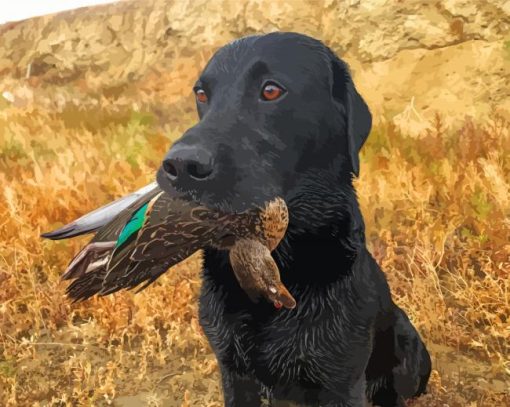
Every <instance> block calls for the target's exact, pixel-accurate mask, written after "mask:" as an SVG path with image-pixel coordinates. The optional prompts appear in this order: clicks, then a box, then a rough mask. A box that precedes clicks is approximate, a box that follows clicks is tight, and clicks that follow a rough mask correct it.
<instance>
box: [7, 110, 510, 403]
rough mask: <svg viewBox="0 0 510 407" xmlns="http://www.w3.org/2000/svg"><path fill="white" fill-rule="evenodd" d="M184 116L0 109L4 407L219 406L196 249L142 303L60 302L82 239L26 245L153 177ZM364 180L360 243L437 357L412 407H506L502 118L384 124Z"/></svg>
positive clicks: (509, 224)
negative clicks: (419, 128) (173, 123)
mask: <svg viewBox="0 0 510 407" xmlns="http://www.w3.org/2000/svg"><path fill="white" fill-rule="evenodd" d="M177 113H178V112H177ZM193 120H194V114H193V115H192V114H191V113H189V110H185V111H183V112H182V114H181V117H180V119H179V126H177V127H175V128H174V129H172V130H169V129H168V128H167V129H166V130H164V131H163V130H162V129H161V127H160V126H159V125H158V124H157V122H156V120H155V117H154V116H153V115H152V114H150V113H143V112H137V111H133V110H131V109H127V108H123V109H121V110H118V109H117V110H115V109H110V110H108V109H106V110H105V109H101V110H100V111H94V110H92V111H85V112H84V111H80V110H79V109H75V110H73V111H67V112H66V110H65V109H63V110H62V111H60V112H58V113H55V112H53V111H48V110H43V109H37V108H14V107H5V108H3V109H2V110H0V185H1V187H0V191H1V193H0V225H1V228H0V282H1V287H2V290H0V400H1V401H0V403H1V404H2V405H7V406H16V405H20V406H28V405H68V406H75V405H106V404H109V403H111V402H112V400H116V402H117V403H118V404H119V405H122V404H123V403H127V402H128V401H129V402H132V403H139V404H140V405H151V406H160V405H171V406H173V405H183V406H219V405H221V392H220V385H219V375H218V371H217V366H216V362H215V360H214V357H213V355H212V353H211V351H210V349H209V347H208V345H207V341H206V340H205V338H204V336H203V335H202V333H201V330H200V327H199V325H198V322H197V306H196V296H197V293H198V289H199V286H200V279H199V268H200V256H199V255H198V254H197V255H195V256H193V257H192V258H191V259H190V260H189V261H187V262H185V263H183V264H181V265H179V266H177V267H175V269H173V270H172V271H170V272H169V273H167V274H166V275H165V276H164V277H163V278H161V279H160V280H159V281H158V282H157V283H156V284H154V285H153V286H152V287H151V288H149V289H147V290H145V291H143V292H142V293H140V294H137V295H134V294H133V293H130V292H122V293H119V294H116V295H113V296H109V297H107V298H95V299H92V300H90V301H87V302H85V303H82V304H77V305H72V304H70V302H69V301H68V300H67V299H66V298H65V297H64V290H65V285H64V284H63V283H62V282H61V281H60V280H59V276H60V273H61V271H62V270H63V269H64V267H65V266H66V264H67V262H68V261H69V259H70V258H71V256H72V255H73V254H74V253H75V252H76V251H77V250H78V248H79V247H80V245H81V244H83V242H84V240H83V239H76V240H73V241H64V242H49V241H42V240H41V239H40V238H39V233H41V232H42V231H44V230H48V229H51V228H53V227H55V226H58V224H60V223H61V222H67V221H70V220H72V219H73V218H76V217H77V216H79V215H81V214H83V213H85V212H87V211H88V210H91V209H93V208H95V207H97V206H99V205H101V204H103V203H105V202H108V201H110V200H111V199H113V198H115V197H117V196H120V195H123V194H125V193H127V192H129V191H131V190H133V189H135V188H137V187H140V186H142V185H144V184H146V183H147V182H149V181H151V180H152V178H153V174H154V171H155V169H156V167H157V165H158V163H159V160H160V157H161V156H162V155H163V153H164V151H165V150H166V149H167V148H168V145H169V144H170V142H171V140H173V139H175V138H176V137H177V136H178V135H179V134H180V130H181V129H182V128H185V127H186V126H187V125H189V124H191V123H192V122H193ZM361 172H362V174H361V177H360V179H359V181H358V182H357V189H358V194H359V198H360V202H361V206H362V210H363V213H364V216H365V221H366V225H367V240H368V242H369V246H370V249H371V251H372V252H373V253H374V255H375V257H376V258H377V260H378V261H379V262H380V264H381V265H382V266H383V268H384V270H385V271H386V273H387V275H388V278H389V281H390V284H391V287H392V290H393V293H394V296H395V299H396V301H397V302H398V303H399V304H400V305H401V306H402V307H403V308H404V309H406V310H407V311H408V312H409V314H410V316H411V318H412V320H413V322H414V323H415V324H416V326H417V328H418V329H419V331H420V332H421V333H422V334H423V336H424V338H425V340H426V341H427V343H428V344H430V347H431V349H432V354H433V356H434V368H435V371H434V374H433V380H432V383H431V392H430V394H429V395H427V396H425V397H423V398H421V399H420V400H418V401H416V402H414V403H413V405H415V406H443V405H445V404H447V405H449V406H457V405H458V406H467V405H471V406H497V405H500V406H504V405H508V404H507V403H510V400H509V396H508V384H509V380H508V379H509V377H510V364H509V343H510V325H509V323H510V301H509V300H510V294H509V292H510V283H509V281H510V280H509V270H510V260H509V258H510V220H509V214H510V194H509V192H510V190H509V189H510V179H509V174H510V134H509V125H508V123H506V122H504V121H503V119H501V118H499V117H497V116H493V117H492V118H490V119H487V121H486V122H485V123H472V122H471V121H469V120H466V121H465V124H464V126H463V127H462V128H459V129H445V128H444V126H443V125H442V124H441V120H440V119H439V117H438V118H437V119H436V122H435V123H434V125H433V130H430V131H428V132H427V133H425V134H423V135H422V137H419V138H412V137H409V136H407V135H406V134H402V133H400V132H399V131H398V130H397V129H395V128H394V127H393V126H391V125H388V124H381V125H379V126H377V127H375V128H374V130H373V132H372V135H371V136H370V138H369V141H368V143H367V145H366V146H365V147H364V150H363V154H362V171H361ZM57 220H58V223H57ZM505 392H506V393H505ZM164 403H166V404H164ZM135 405H136V404H135Z"/></svg>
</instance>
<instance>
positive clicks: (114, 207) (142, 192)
mask: <svg viewBox="0 0 510 407" xmlns="http://www.w3.org/2000/svg"><path fill="white" fill-rule="evenodd" d="M155 191H160V189H159V187H158V185H157V183H156V182H153V183H151V184H149V185H147V186H145V187H143V188H141V189H139V190H138V191H135V192H133V193H132V194H129V195H126V196H124V197H122V198H119V199H117V200H116V201H113V202H111V203H109V204H107V205H105V206H102V207H101V208H98V209H96V210H94V211H92V212H89V213H87V214H86V215H83V216H82V217H81V218H78V219H76V220H75V221H74V222H71V223H69V224H67V225H65V226H62V227H61V228H59V229H57V230H54V231H52V232H47V233H43V234H42V235H41V236H42V237H44V238H47V239H52V240H59V239H67V238H70V237H75V236H80V235H83V234H85V233H90V232H94V231H96V230H98V229H100V228H101V227H103V226H105V225H107V224H108V223H110V222H111V221H112V220H114V219H115V218H116V217H117V215H119V214H120V213H121V212H122V211H124V210H125V209H127V208H129V207H130V206H131V205H133V204H135V203H136V202H137V201H139V200H140V199H142V200H143V199H144V198H145V197H146V196H147V195H151V194H153V193H154V192H155Z"/></svg>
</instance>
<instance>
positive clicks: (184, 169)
mask: <svg viewBox="0 0 510 407" xmlns="http://www.w3.org/2000/svg"><path fill="white" fill-rule="evenodd" d="M194 91H195V94H196V100H197V110H198V115H199V117H200V121H199V122H198V123H197V124H196V125H195V126H193V127H192V128H190V129H189V130H187V131H186V132H185V133H184V135H183V136H182V137H181V138H180V139H179V140H178V141H177V142H176V143H175V144H174V145H173V146H172V148H171V149H170V150H169V152H168V153H167V155H166V156H165V158H164V160H163V163H162V166H161V168H160V169H159V171H158V183H159V184H160V186H161V187H162V188H163V189H164V190H165V191H167V192H168V193H170V194H174V195H175V194H179V195H181V196H182V195H184V196H186V197H188V198H189V199H193V200H195V201H198V202H201V203H202V204H204V205H207V206H210V207H216V208H222V209H227V210H231V211H242V210H245V209H247V208H250V207H253V206H255V205H261V204H262V203H264V202H266V201H268V200H270V199H272V198H274V197H276V196H281V197H283V198H286V199H294V200H296V199H298V200H299V196H298V195H299V194H301V193H302V191H303V188H304V185H305V184H306V185H308V186H309V187H310V188H312V190H311V191H309V192H310V193H312V194H313V185H314V184H315V185H316V184H318V183H320V182H322V181H324V179H326V178H330V179H332V180H334V181H335V182H338V183H340V184H341V183H347V184H349V185H350V184H351V177H352V174H354V175H358V172H359V159H358V153H359V150H360V148H361V146H362V145H363V143H364V141H365V139H366V138H367V136H368V133H369V131H370V127H371V115H370V112H369V110H368V108H367V106H366V104H365V102H364V101H363V99H362V98H361V96H360V95H359V94H358V92H357V91H356V88H355V87H354V84H353V82H352V79H351V75H350V73H349V70H348V68H347V66H346V64H345V63H344V62H342V61H341V60H340V59H339V58H338V57H336V56H335V54H334V53H333V52H332V51H331V50H330V49H329V48H327V47H326V46H325V45H324V44H322V43H321V42H320V41H317V40H315V39H313V38H310V37H307V36H305V35H301V34H295V33H272V34H268V35H264V36H252V37H246V38H242V39H240V40H237V41H234V42H232V43H230V44H228V45H226V46H225V47H223V48H221V49H220V50H219V51H218V52H216V54H215V55H214V56H213V57H212V59H211V60H210V61H209V63H208V64H207V66H206V68H205V69H204V71H203V73H202V75H201V76H200V78H199V79H198V81H197V82H196V84H195V87H194ZM312 178H313V179H314V181H313V182H310V179H312ZM317 178H323V179H317ZM305 189H306V188H305ZM297 191H301V192H297ZM291 194H292V195H293V196H292V197H290V195H291Z"/></svg>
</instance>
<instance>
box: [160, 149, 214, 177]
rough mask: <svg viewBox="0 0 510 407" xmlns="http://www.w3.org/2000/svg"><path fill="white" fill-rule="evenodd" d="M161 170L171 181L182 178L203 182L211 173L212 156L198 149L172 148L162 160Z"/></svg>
mask: <svg viewBox="0 0 510 407" xmlns="http://www.w3.org/2000/svg"><path fill="white" fill-rule="evenodd" d="M163 169H164V171H165V173H166V175H167V177H168V178H169V179H170V180H171V181H177V180H182V179H184V178H193V179H195V180H197V181H203V180H206V179H207V178H209V177H210V176H211V174H212V172H213V160H212V155H211V154H210V153H209V152H208V151H206V150H205V149H203V148H200V147H193V146H184V145H181V146H174V147H173V148H171V149H170V151H169V152H168V154H167V156H166V157H165V159H164V160H163Z"/></svg>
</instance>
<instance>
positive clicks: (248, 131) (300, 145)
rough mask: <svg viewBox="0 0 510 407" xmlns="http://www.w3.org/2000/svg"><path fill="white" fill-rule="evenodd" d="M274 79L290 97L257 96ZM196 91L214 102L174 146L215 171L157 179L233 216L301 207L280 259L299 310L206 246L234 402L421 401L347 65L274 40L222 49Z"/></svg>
mask: <svg viewBox="0 0 510 407" xmlns="http://www.w3.org/2000/svg"><path fill="white" fill-rule="evenodd" d="M260 62H262V64H261V63H260ZM266 80H275V81H277V82H278V83H279V84H281V85H282V86H283V87H285V89H286V90H287V94H286V95H285V97H283V98H281V100H278V101H275V102H262V101H260V98H259V94H260V88H261V86H262V85H263V83H264V81H266ZM199 85H200V86H201V87H203V88H204V89H205V90H206V92H208V96H209V104H208V105H200V104H199V114H200V116H201V121H200V122H199V123H198V124H197V125H196V126H194V127H193V128H192V129H190V130H189V131H188V132H187V133H186V134H185V135H184V136H183V137H182V138H181V140H179V141H178V142H177V143H176V145H179V144H181V145H182V144H185V145H187V146H199V147H200V148H204V149H206V150H207V151H208V152H209V153H210V154H211V155H212V157H213V159H214V165H215V170H214V171H215V172H214V177H212V178H211V179H208V180H206V181H197V182H195V181H190V180H188V181H185V182H186V184H184V181H183V183H179V182H175V183H174V185H170V184H169V182H168V181H167V180H166V179H165V177H164V173H163V170H160V173H159V176H158V180H159V181H160V185H161V186H162V187H163V188H164V189H165V190H167V191H172V190H173V191H175V189H177V190H179V191H180V192H181V193H186V194H188V196H190V197H191V198H193V199H196V200H200V201H202V202H203V203H205V204H208V205H210V206H222V207H228V208H230V209H232V210H242V209H245V208H246V207H247V206H249V205H252V204H254V203H261V202H264V201H266V200H267V199H270V198H273V197H275V196H282V197H284V198H285V200H286V202H287V204H288V206H289V213H290V224H289V228H288V231H287V234H286V236H285V238H284V240H283V241H282V242H281V244H280V245H279V247H278V248H277V249H276V250H275V252H274V253H273V256H274V258H275V260H276V262H277V264H278V266H279V269H280V272H281V277H282V281H283V283H284V284H285V285H286V286H287V288H288V289H289V291H290V292H291V293H292V295H293V296H294V298H295V299H296V301H297V307H296V308H295V309H293V310H285V309H282V310H277V309H275V308H274V307H273V305H271V304H269V303H266V302H264V301H261V302H259V303H257V304H255V303H252V302H251V301H250V300H249V298H248V297H247V295H246V294H245V293H244V292H243V291H242V290H241V288H240V286H239V284H238V282H237V280H236V279H235V276H234V274H233V272H232V270H231V267H230V264H229V261H228V255H227V253H226V252H223V251H217V250H213V249H208V250H206V251H205V258H204V269H203V286H202V292H201V295H200V322H201V325H202V327H203V329H204V331H205V333H206V335H207V338H208V339H209V342H210V344H211V346H212V348H213V350H214V352H215V354H216V357H217V359H218V362H219V365H220V369H221V374H222V381H223V389H224V396H225V405H226V406H238V407H249V406H259V405H260V404H261V397H262V399H265V400H268V401H269V402H270V403H273V405H275V406H276V405H278V402H279V401H282V400H291V401H294V402H297V403H299V404H300V405H307V406H308V405H310V406H318V405H320V406H363V405H365V402H366V400H367V399H368V400H371V401H373V403H374V404H377V405H381V406H400V405H403V400H404V399H406V398H410V397H415V396H418V395H420V394H422V393H423V392H424V391H425V388H426V384H427V381H428V377H429V374H430V368H431V366H430V358H429V355H428V352H427V350H426V348H425V346H424V344H423V342H422V341H421V339H420V337H419V335H418V333H417V332H416V330H415V329H414V327H413V326H412V325H411V323H410V322H409V320H408V318H407V316H406V314H405V313H404V312H403V311H402V310H401V309H400V308H398V307H397V306H396V305H395V304H394V303H393V301H392V299H391V295H390V291H389V288H388V284H387V282H386V278H385V276H384V274H383V273H382V271H381V270H380V268H379V266H378V265H377V264H376V262H375V261H374V259H373V258H372V256H371V255H370V253H369V252H368V251H367V249H366V248H365V238H364V224H363V219H362V216H361V213H360V210H359V207H358V203H357V199H356V195H355V191H354V188H353V186H352V174H353V173H354V174H357V173H358V171H359V167H358V166H359V164H358V151H359V149H360V148H361V146H362V144H363V142H364V141H365V139H366V137H367V136H368V133H369V130H370V126H371V116H370V113H369V111H368V108H367V107H366V105H365V103H364V102H363V99H362V98H361V96H360V95H359V94H358V93H357V91H356V89H355V87H354V84H353V83H352V80H351V77H350V74H349V71H348V69H347V67H346V66H345V64H344V63H343V62H342V61H341V60H339V59H338V58H337V57H336V56H335V55H334V54H333V53H332V52H331V51H330V50H329V49H328V48H327V47H325V46H324V45H323V44H322V43H320V42H319V41H316V40H313V39H311V38H309V37H305V36H303V35H299V34H292V33H274V34H269V35H266V36H254V37H248V38H245V39H241V40H238V41H236V42H235V43H233V44H230V45H228V46H226V47H224V48H223V49H221V50H220V51H219V52H218V53H217V54H216V55H215V56H214V57H213V58H212V60H211V62H210V63H209V64H208V66H207V67H206V69H205V70H204V73H203V74H202V77H201V81H199ZM174 148H175V146H174Z"/></svg>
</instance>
